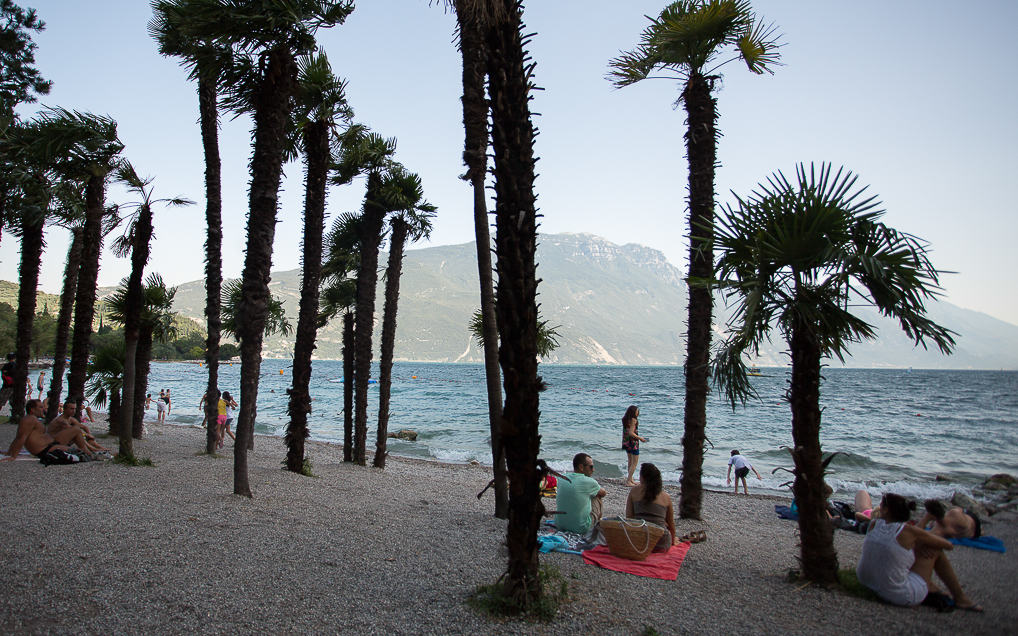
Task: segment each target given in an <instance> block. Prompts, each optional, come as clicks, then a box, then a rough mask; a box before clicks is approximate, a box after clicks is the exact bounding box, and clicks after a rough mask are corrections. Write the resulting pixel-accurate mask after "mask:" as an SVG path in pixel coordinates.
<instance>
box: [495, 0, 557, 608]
mask: <svg viewBox="0 0 1018 636" xmlns="http://www.w3.org/2000/svg"><path fill="white" fill-rule="evenodd" d="M502 1H503V3H504V6H505V9H506V14H507V17H506V18H505V19H503V20H499V21H497V22H496V23H494V24H493V25H492V26H491V28H490V29H488V32H487V38H486V43H487V48H488V51H489V56H488V77H489V94H490V96H491V118H492V148H493V150H494V156H495V164H494V174H495V219H496V228H497V234H496V239H495V249H496V255H497V263H498V294H497V296H496V303H495V309H496V312H497V316H498V328H499V331H500V333H499V336H500V342H501V346H500V349H499V363H500V364H501V366H502V374H503V378H504V384H505V406H504V408H503V409H502V416H503V417H502V422H501V431H502V442H503V444H504V448H505V450H506V463H507V466H508V471H509V523H508V529H507V533H506V534H507V536H506V543H507V545H508V548H509V564H508V572H507V575H506V577H505V583H504V586H505V594H506V596H507V597H508V598H510V599H512V602H513V603H514V604H516V605H517V606H518V607H520V608H529V607H532V606H533V604H535V603H536V602H538V601H539V599H540V598H541V595H542V591H541V586H540V583H539V581H538V578H537V568H538V557H537V554H538V553H537V530H538V526H539V525H540V521H541V514H542V512H543V506H542V505H541V502H540V495H539V493H538V479H539V476H538V472H537V455H538V452H539V450H540V434H539V417H540V411H539V399H538V398H539V396H538V393H539V391H540V387H541V379H540V378H539V377H538V375H537V276H536V273H537V268H536V264H535V253H536V248H537V218H536V217H537V209H536V200H535V199H536V197H535V195H534V176H535V175H534V172H535V171H534V161H535V160H534V127H533V124H532V123H531V121H530V110H529V101H528V100H529V98H530V88H531V80H532V77H531V74H530V73H531V71H532V68H533V67H532V66H530V67H526V68H525V64H527V62H526V59H527V58H526V53H525V52H524V50H523V40H522V36H521V33H520V29H521V26H522V17H523V16H522V12H523V8H522V5H521V4H520V3H519V2H518V0H502Z"/></svg>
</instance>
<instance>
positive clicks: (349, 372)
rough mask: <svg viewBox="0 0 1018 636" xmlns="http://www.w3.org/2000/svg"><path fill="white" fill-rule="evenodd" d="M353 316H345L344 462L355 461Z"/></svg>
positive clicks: (347, 314)
mask: <svg viewBox="0 0 1018 636" xmlns="http://www.w3.org/2000/svg"><path fill="white" fill-rule="evenodd" d="M353 328H354V327H353V314H352V313H350V312H349V311H348V312H346V313H345V314H343V461H345V462H352V461H353V374H354V354H353V350H354V341H353V340H354V338H353Z"/></svg>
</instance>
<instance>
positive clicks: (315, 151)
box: [286, 121, 330, 473]
mask: <svg viewBox="0 0 1018 636" xmlns="http://www.w3.org/2000/svg"><path fill="white" fill-rule="evenodd" d="M304 148H305V151H306V153H307V177H306V178H307V184H306V186H305V198H304V256H303V261H304V262H303V275H302V277H301V285H300V312H299V315H298V316H297V338H296V341H295V342H294V345H293V388H291V389H290V404H289V408H288V410H289V414H290V423H289V424H288V425H287V428H286V446H287V451H286V468H287V470H290V471H293V472H295V473H299V472H301V470H302V469H303V467H304V440H306V439H307V437H308V413H310V412H311V394H310V390H309V387H310V384H311V354H312V353H314V350H315V338H316V336H317V334H318V328H317V323H318V297H319V292H320V288H321V283H322V235H323V234H324V232H325V197H326V177H328V173H329V159H330V155H329V125H328V123H327V122H324V121H317V122H312V123H308V124H307V125H306V126H305V127H304Z"/></svg>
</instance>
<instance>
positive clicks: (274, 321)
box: [220, 279, 293, 339]
mask: <svg viewBox="0 0 1018 636" xmlns="http://www.w3.org/2000/svg"><path fill="white" fill-rule="evenodd" d="M243 295H244V284H243V283H242V282H241V281H239V280H236V279H234V280H229V281H226V284H225V285H223V298H222V300H221V302H220V304H221V305H222V308H223V311H222V316H223V335H224V336H228V337H230V338H234V339H236V338H238V337H239V329H240V327H239V326H238V323H240V322H243V321H241V320H238V316H239V314H238V312H239V311H240V301H241V297H242V296H243ZM277 333H278V334H282V335H283V336H289V335H290V334H292V333H293V324H292V323H291V322H290V320H289V318H287V317H286V306H285V305H284V304H283V301H282V300H280V299H279V298H277V297H276V296H273V295H272V294H269V307H268V313H267V315H266V316H265V334H264V335H266V336H271V335H272V334H277Z"/></svg>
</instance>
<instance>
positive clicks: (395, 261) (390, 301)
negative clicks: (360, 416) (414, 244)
mask: <svg viewBox="0 0 1018 636" xmlns="http://www.w3.org/2000/svg"><path fill="white" fill-rule="evenodd" d="M407 229H408V228H407V224H406V222H405V221H403V220H402V219H394V220H393V222H392V237H391V238H390V240H389V264H388V265H387V266H386V269H385V306H384V308H383V309H382V355H381V358H380V360H379V364H378V436H377V438H376V440H375V460H374V461H373V462H372V465H373V466H374V467H375V468H385V455H386V453H387V451H386V445H387V442H388V440H389V394H390V393H391V392H392V354H393V351H394V350H395V348H396V311H397V307H398V305H399V279H400V276H402V274H403V247H404V246H405V245H406V235H407Z"/></svg>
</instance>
